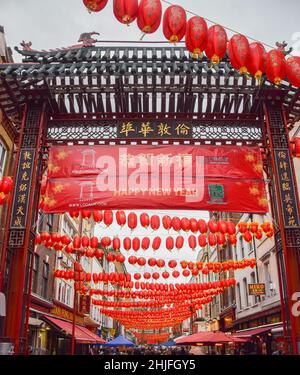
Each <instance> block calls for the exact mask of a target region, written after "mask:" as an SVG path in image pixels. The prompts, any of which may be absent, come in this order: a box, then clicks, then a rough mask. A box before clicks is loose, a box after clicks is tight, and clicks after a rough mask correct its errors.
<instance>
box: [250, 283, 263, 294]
mask: <svg viewBox="0 0 300 375" xmlns="http://www.w3.org/2000/svg"><path fill="white" fill-rule="evenodd" d="M248 286H249V295H250V296H263V295H265V294H266V284H249V285H248Z"/></svg>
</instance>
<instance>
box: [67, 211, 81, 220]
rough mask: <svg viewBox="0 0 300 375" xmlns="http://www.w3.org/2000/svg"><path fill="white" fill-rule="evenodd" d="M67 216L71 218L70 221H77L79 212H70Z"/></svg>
mask: <svg viewBox="0 0 300 375" xmlns="http://www.w3.org/2000/svg"><path fill="white" fill-rule="evenodd" d="M69 215H70V216H71V218H72V219H77V218H78V217H79V212H78V211H71V212H69Z"/></svg>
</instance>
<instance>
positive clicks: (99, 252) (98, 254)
mask: <svg viewBox="0 0 300 375" xmlns="http://www.w3.org/2000/svg"><path fill="white" fill-rule="evenodd" d="M103 256H104V251H103V250H102V249H96V251H95V257H96V258H97V259H101V258H103Z"/></svg>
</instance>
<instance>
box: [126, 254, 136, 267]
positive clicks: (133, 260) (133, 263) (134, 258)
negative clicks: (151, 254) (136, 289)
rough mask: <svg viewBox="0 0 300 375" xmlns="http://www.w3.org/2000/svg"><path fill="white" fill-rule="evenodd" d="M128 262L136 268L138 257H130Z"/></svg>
mask: <svg viewBox="0 0 300 375" xmlns="http://www.w3.org/2000/svg"><path fill="white" fill-rule="evenodd" d="M128 262H129V264H131V265H132V266H134V265H135V264H136V263H137V257H135V256H131V257H129V258H128Z"/></svg>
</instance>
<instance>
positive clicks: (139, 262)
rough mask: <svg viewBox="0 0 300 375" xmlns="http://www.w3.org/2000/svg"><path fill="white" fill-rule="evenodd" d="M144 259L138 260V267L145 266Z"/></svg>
mask: <svg viewBox="0 0 300 375" xmlns="http://www.w3.org/2000/svg"><path fill="white" fill-rule="evenodd" d="M146 262H147V261H146V259H145V258H139V259H138V261H137V263H138V265H139V266H141V267H143V266H144V265H145V264H146Z"/></svg>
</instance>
